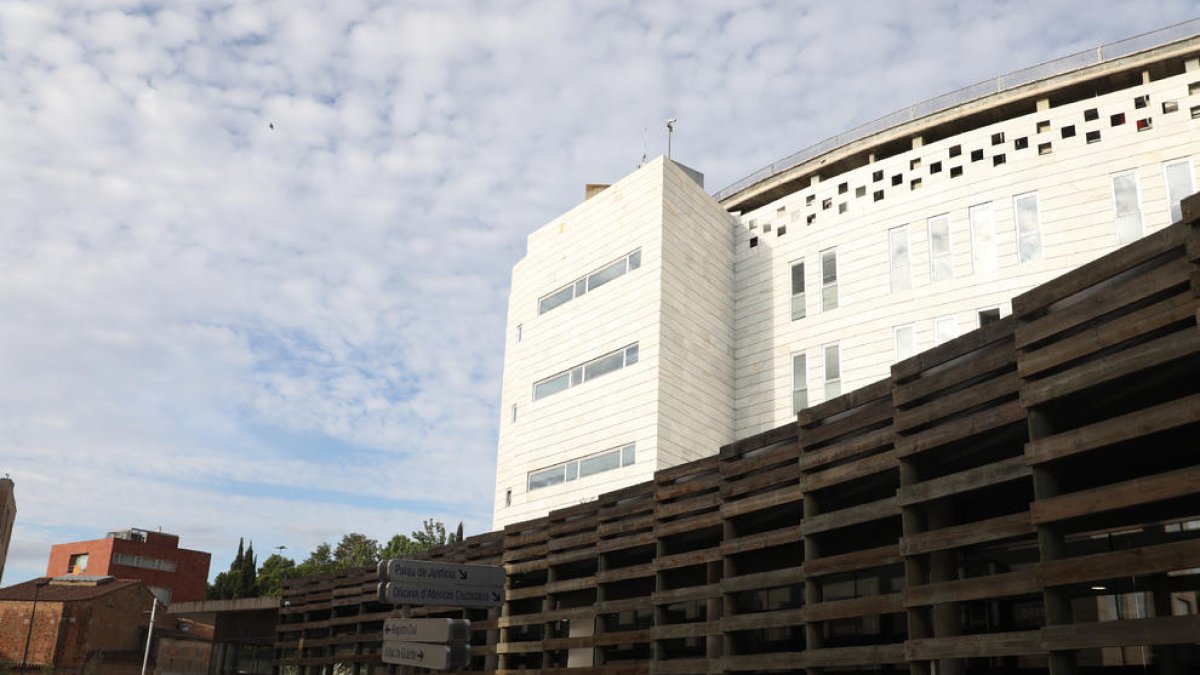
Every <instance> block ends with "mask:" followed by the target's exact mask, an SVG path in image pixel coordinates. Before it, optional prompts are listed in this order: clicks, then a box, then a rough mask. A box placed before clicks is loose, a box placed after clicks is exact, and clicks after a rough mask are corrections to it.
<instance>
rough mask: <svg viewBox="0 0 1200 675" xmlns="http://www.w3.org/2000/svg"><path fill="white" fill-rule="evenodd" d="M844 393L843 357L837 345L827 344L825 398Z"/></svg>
mask: <svg viewBox="0 0 1200 675" xmlns="http://www.w3.org/2000/svg"><path fill="white" fill-rule="evenodd" d="M841 395H842V359H841V354H840V353H839V351H838V346H837V345H826V346H825V400H826V401H828V400H830V399H834V398H837V397H838V396H841Z"/></svg>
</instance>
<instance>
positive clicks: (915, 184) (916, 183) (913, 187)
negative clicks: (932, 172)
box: [908, 178, 921, 190]
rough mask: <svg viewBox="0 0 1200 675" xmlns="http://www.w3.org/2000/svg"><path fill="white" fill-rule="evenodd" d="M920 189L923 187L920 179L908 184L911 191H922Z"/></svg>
mask: <svg viewBox="0 0 1200 675" xmlns="http://www.w3.org/2000/svg"><path fill="white" fill-rule="evenodd" d="M920 187H921V179H920V178H914V179H912V180H911V181H909V182H908V189H909V190H918V189H920Z"/></svg>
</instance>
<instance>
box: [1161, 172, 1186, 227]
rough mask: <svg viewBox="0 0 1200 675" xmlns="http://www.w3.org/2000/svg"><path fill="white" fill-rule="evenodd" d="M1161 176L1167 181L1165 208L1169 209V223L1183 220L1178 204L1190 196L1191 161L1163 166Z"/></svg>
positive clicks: (1180, 207)
mask: <svg viewBox="0 0 1200 675" xmlns="http://www.w3.org/2000/svg"><path fill="white" fill-rule="evenodd" d="M1163 176H1164V177H1165V178H1166V181H1167V206H1168V207H1169V208H1170V209H1171V222H1172V223H1177V222H1179V221H1181V220H1183V207H1182V206H1180V202H1181V201H1183V198H1184V197H1186V196H1188V195H1190V194H1192V160H1190V159H1181V160H1179V161H1178V162H1170V163H1168V164H1164V165H1163Z"/></svg>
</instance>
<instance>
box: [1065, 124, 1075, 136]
mask: <svg viewBox="0 0 1200 675" xmlns="http://www.w3.org/2000/svg"><path fill="white" fill-rule="evenodd" d="M1074 135H1075V125H1074V124H1068V125H1067V126H1065V127H1063V128H1062V137H1063V138H1071V137H1073V136H1074Z"/></svg>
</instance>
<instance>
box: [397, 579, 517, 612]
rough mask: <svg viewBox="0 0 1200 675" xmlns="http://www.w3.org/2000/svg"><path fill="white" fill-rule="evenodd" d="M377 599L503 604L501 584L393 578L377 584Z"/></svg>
mask: <svg viewBox="0 0 1200 675" xmlns="http://www.w3.org/2000/svg"><path fill="white" fill-rule="evenodd" d="M379 601H380V602H386V603H391V604H393V605H437V606H439V607H500V606H501V605H503V604H504V587H503V586H499V587H493V588H455V587H453V586H446V585H445V584H440V583H439V584H430V583H425V582H417V581H412V582H400V581H392V582H389V583H386V584H379Z"/></svg>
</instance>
